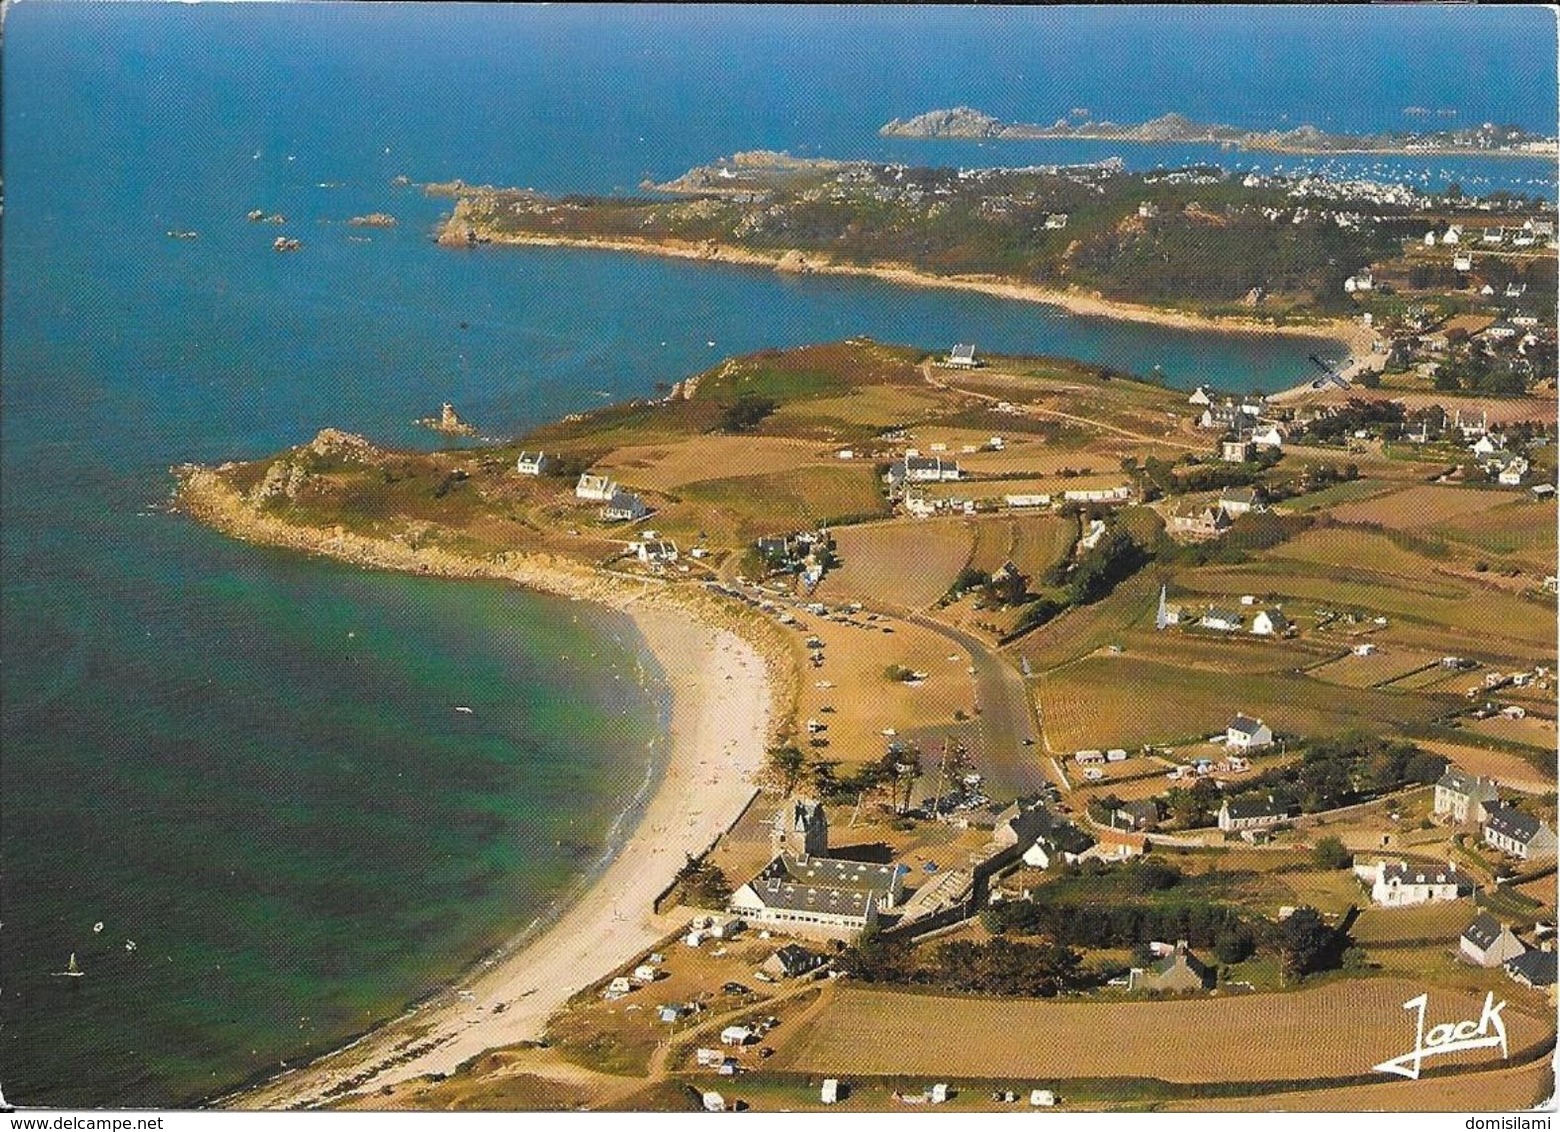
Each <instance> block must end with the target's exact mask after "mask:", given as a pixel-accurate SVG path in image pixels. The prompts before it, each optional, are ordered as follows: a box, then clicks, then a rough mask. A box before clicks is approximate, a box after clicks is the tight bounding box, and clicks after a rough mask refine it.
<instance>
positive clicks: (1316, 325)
mask: <svg viewBox="0 0 1560 1132" xmlns="http://www.w3.org/2000/svg"><path fill="white" fill-rule="evenodd" d="M463 203H464V202H457V204H456V208H455V212H454V213H453V215H451V216H450V217H449V219H448V220H446V221H445V222H444V223H443V225H442V226H441V227H440V229H439V232H438V242H439V243H440V244H441V245H442V246H444V247H452V248H465V247H469V246H470V245H469V243H468V241H467V240H466V239H465V238H464V237H463V236H458V235H456V232H457V229H459V230H462V231H463V230H464V229H465V227H468V226H470V227H475V229H476V232H477V234H478V235H479V236H480V237H481V238H482V239H483V240H485V241H486V242H487V243H490V244H504V245H509V246H520V247H556V248H579V249H584V250H593V251H611V252H628V253H632V254H635V255H653V256H661V257H663V258H668V259H688V260H695V261H700V262H704V263H724V264H733V265H737V266H741V267H762V268H768V269H772V270H775V271H780V272H784V273H789V274H795V275H844V276H854V277H857V278H867V279H879V280H882V281H884V282H887V283H895V284H898V285H901V286H907V287H933V288H942V289H945V290H954V291H973V292H976V293H978V294H983V295H991V296H993V297H995V298H1000V299H1012V300H1016V301H1019V302H1028V303H1040V304H1042V305H1044V306H1051V307H1057V308H1059V309H1061V310H1064V311H1066V312H1067V313H1069V314H1075V315H1082V316H1084V317H1088V318H1108V319H1115V320H1118V321H1122V322H1140V323H1147V324H1150V325H1154V326H1166V327H1170V328H1172V329H1176V330H1188V331H1214V332H1217V333H1222V334H1261V335H1271V336H1276V337H1291V338H1315V339H1324V340H1326V341H1331V342H1344V343H1345V344H1347V345H1348V347H1349V350H1350V352H1351V353H1353V354H1355V355H1362V354H1366V353H1369V352H1370V347H1371V343H1372V342H1373V341H1374V340H1375V333H1374V331H1372V330H1371V328H1370V327H1368V326H1364V325H1362V324H1360V323H1358V322H1354V321H1352V320H1348V319H1334V320H1331V321H1327V322H1311V323H1297V324H1295V325H1292V326H1290V325H1285V326H1279V325H1277V324H1275V323H1272V322H1265V321H1263V320H1261V319H1257V318H1235V317H1222V318H1220V317H1214V316H1210V315H1204V314H1197V313H1194V312H1191V311H1178V310H1173V309H1166V308H1161V307H1151V306H1146V305H1143V304H1141V303H1128V302H1123V301H1120V300H1117V299H1107V298H1104V297H1103V296H1101V295H1098V294H1096V293H1093V292H1087V291H1070V290H1057V289H1055V288H1050V287H1041V286H1038V285H1036V284H1031V283H1024V282H1022V281H1019V280H1015V279H1008V278H1004V277H1001V276H995V275H933V274H931V273H930V272H925V271H920V270H918V269H916V268H914V267H911V266H909V265H908V264H897V263H874V264H854V263H835V262H834V261H832V260H829V259H828V258H826V257H825V256H822V255H820V254H818V253H816V252H807V251H803V250H801V249H799V248H790V249H786V250H784V251H779V252H757V251H752V250H750V249H748V248H736V247H730V246H728V245H724V244H719V243H715V242H713V241H712V242H709V243H692V242H688V241H681V240H635V239H626V238H617V239H608V238H598V237H593V236H564V235H543V234H540V233H514V232H505V233H496V232H492V231H490V230H488V229H486V228H483V227H480V226H473V225H468V222H467V220H466V219H465V218H464V217H463V216H462V208H461V205H462V204H463Z"/></svg>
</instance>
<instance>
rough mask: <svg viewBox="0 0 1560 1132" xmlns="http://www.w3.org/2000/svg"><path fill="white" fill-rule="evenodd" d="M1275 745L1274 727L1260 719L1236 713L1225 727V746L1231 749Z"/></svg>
mask: <svg viewBox="0 0 1560 1132" xmlns="http://www.w3.org/2000/svg"><path fill="white" fill-rule="evenodd" d="M1272 745H1273V729H1272V728H1271V727H1269V726H1268V725H1267V724H1265V723H1263V722H1262V721H1261V720H1260V719H1252V718H1251V717H1250V716H1248V715H1240V714H1238V713H1237V714H1236V716H1235V718H1234V719H1232V720H1230V725H1229V726H1228V727H1226V728H1225V729H1224V746H1225V749H1226V750H1230V751H1256V750H1260V749H1261V748H1263V747H1271V746H1272Z"/></svg>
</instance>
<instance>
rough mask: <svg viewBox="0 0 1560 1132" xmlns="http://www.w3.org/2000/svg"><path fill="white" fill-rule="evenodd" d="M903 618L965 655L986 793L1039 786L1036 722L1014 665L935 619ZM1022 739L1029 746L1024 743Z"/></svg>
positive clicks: (1004, 794)
mask: <svg viewBox="0 0 1560 1132" xmlns="http://www.w3.org/2000/svg"><path fill="white" fill-rule="evenodd" d="M905 619H906V620H907V621H910V622H911V623H912V624H915V625H919V626H920V627H921V628H923V629H929V630H931V631H932V632H934V633H938V634H940V635H941V636H944V637H946V638H948V640H950V641H952V642H953V643H954V644H956V645H958V646H959V647H960V648H962V649H964V650H965V651H966V652H967V653H969V654H970V657H971V660H970V664H971V666H972V667H974V669H975V702H976V703H977V704H979V705H980V716H979V719H980V729H981V736H982V739H983V742H982V744H981V746H982V748H983V750H982V754H981V759H980V767H979V769H980V773H981V774H983V775H985V776H986V793H988V794H989V795H991V796H992V797H993V798H1012V797H1016V796H1018V795H1020V794H1033V793H1035V792H1036V791H1038V790H1040V789H1041V788H1042V787H1043V786H1045V784H1046V783H1047V782H1048V781H1049V779H1048V778H1047V777H1046V773H1045V770H1044V769H1043V763H1044V757H1043V755H1042V753H1041V748H1040V745H1039V741H1040V724H1039V720H1038V719H1037V718H1036V716H1035V709H1034V702H1033V700H1031V699H1030V696H1029V688H1028V686H1027V685H1026V684H1025V683H1024V677H1023V676H1022V675H1021V674H1020V673H1019V671H1018V669H1016V668H1014V667H1013V666H1012V665H1011V664H1009V663H1008V662H1007V661H1006V660H1004V659H1003V658H1002V657H1000V656H998V655H997V654H996V653H994V652H992V651H991V649H990V648H989V647H988V646H987V645H985V644H984V643H982V642H981V641H980V640H978V639H977V638H975V637H972V636H970V634H968V633H965V632H963V631H961V630H959V629H955V628H953V627H951V626H949V625H944V624H943V623H942V622H941V621H935V620H933V619H932V618H930V617H927V616H925V615H923V614H920V613H912V614H909V615H908V616H906V618H905ZM1025 739H1029V740H1032V741H1033V744H1034V745H1032V746H1025V745H1024V740H1025Z"/></svg>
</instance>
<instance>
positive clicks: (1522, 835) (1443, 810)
mask: <svg viewBox="0 0 1560 1132" xmlns="http://www.w3.org/2000/svg"><path fill="white" fill-rule="evenodd" d="M1499 786H1500V784H1499V783H1498V782H1496V781H1495V779H1493V778H1485V777H1483V776H1481V775H1470V774H1468V773H1467V772H1465V771H1462V770H1458V769H1457V768H1456V767H1448V768H1447V771H1446V773H1445V774H1444V775H1442V776H1441V778H1440V779H1439V780H1438V781H1437V782H1436V784H1435V796H1434V800H1433V802H1432V803H1431V812H1432V813H1433V814H1434V815H1435V816H1436V817H1439V818H1441V819H1443V820H1445V821H1448V822H1450V823H1452V824H1454V825H1477V826H1479V827H1480V840H1481V841H1482V842H1483V844H1485V845H1488V846H1489V847H1490V848H1492V849H1495V850H1497V851H1498V852H1501V853H1504V854H1505V855H1506V856H1508V857H1513V858H1515V859H1517V860H1519V861H1538V860H1546V859H1548V858H1552V857H1554V856H1555V852H1556V850H1555V845H1556V842H1555V831H1554V830H1552V829H1550V828H1549V824H1548V823H1547V822H1545V821H1544V820H1543V819H1541V818H1538V817H1534V816H1533V815H1532V814H1529V813H1526V812H1525V811H1523V810H1519V809H1517V808H1516V807H1515V806H1512V805H1510V804H1508V803H1506V802H1502V801H1501V799H1500V793H1499Z"/></svg>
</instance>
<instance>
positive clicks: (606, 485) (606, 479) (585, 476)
mask: <svg viewBox="0 0 1560 1132" xmlns="http://www.w3.org/2000/svg"><path fill="white" fill-rule="evenodd" d="M617 491H618V485H617V483H616V482H615V481H614V480H613V479H612V477H611V476H600V475H595V474H594V473H591V472H581V473H580V478H579V480H578V482H576V483H575V485H574V497H575V498H576V499H583V500H585V501H586V502H587V503H608V502H610V501H611V499H612V497H613V496H614V495H616V494H617Z"/></svg>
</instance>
